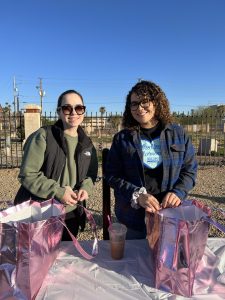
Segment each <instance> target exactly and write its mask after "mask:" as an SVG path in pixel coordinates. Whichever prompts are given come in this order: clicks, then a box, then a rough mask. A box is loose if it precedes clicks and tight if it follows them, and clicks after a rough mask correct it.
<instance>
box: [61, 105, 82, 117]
mask: <svg viewBox="0 0 225 300" xmlns="http://www.w3.org/2000/svg"><path fill="white" fill-rule="evenodd" d="M59 108H61V109H62V112H63V114H64V115H65V116H71V115H72V113H73V110H75V112H76V113H77V114H78V115H83V114H84V113H85V109H86V106H84V105H80V104H78V105H75V106H72V105H62V106H59Z"/></svg>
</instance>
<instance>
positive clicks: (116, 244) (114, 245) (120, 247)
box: [108, 223, 127, 259]
mask: <svg viewBox="0 0 225 300" xmlns="http://www.w3.org/2000/svg"><path fill="white" fill-rule="evenodd" d="M108 231H109V239H110V247H111V256H112V258H113V259H121V258H122V257H123V254H124V247H125V240H126V233H127V227H126V226H125V225H123V224H120V223H112V224H111V225H109V228H108Z"/></svg>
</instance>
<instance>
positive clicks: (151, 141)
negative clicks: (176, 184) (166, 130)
mask: <svg viewBox="0 0 225 300" xmlns="http://www.w3.org/2000/svg"><path fill="white" fill-rule="evenodd" d="M161 131H162V127H161V125H160V124H159V123H158V124H157V125H156V126H155V127H153V128H141V130H140V133H141V145H142V152H143V163H144V176H145V183H146V186H145V187H146V189H147V191H148V193H149V194H152V195H154V196H155V197H156V198H157V199H158V200H159V201H160V202H161V200H162V197H163V195H164V194H163V193H161V192H160V189H161V183H162V178H163V164H162V154H161V146H160V133H161Z"/></svg>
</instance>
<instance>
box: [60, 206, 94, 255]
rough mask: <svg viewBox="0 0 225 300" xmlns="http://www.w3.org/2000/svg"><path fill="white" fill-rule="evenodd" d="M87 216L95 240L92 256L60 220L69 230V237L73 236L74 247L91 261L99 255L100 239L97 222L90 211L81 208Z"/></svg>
mask: <svg viewBox="0 0 225 300" xmlns="http://www.w3.org/2000/svg"><path fill="white" fill-rule="evenodd" d="M77 206H81V205H79V204H77ZM81 207H82V208H83V209H84V211H85V213H86V216H87V219H88V221H89V224H90V225H91V229H92V232H93V235H94V240H93V244H92V255H90V254H88V253H87V252H86V251H85V250H84V248H83V247H82V246H81V245H80V243H79V241H78V240H77V238H76V237H75V236H74V235H73V234H72V233H71V231H70V230H69V228H68V227H67V226H66V223H65V222H64V221H63V220H62V219H60V222H61V223H62V225H63V226H64V227H65V228H66V229H67V231H68V233H69V235H70V236H71V239H72V241H73V244H74V246H75V247H76V249H77V251H78V252H79V253H80V254H81V255H82V256H83V257H84V258H86V259H88V260H90V259H92V258H94V257H95V256H96V255H97V254H98V238H97V229H96V223H95V220H94V218H93V216H92V214H91V212H90V211H89V210H87V209H86V208H85V207H83V206H81Z"/></svg>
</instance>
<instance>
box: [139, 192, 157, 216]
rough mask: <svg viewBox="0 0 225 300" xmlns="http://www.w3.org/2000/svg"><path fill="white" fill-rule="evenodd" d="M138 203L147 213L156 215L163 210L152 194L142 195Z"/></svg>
mask: <svg viewBox="0 0 225 300" xmlns="http://www.w3.org/2000/svg"><path fill="white" fill-rule="evenodd" d="M137 202H138V204H139V205H140V206H141V207H143V208H145V211H148V212H153V213H154V212H156V211H157V210H160V209H161V207H160V205H159V202H158V200H157V199H156V198H155V197H154V196H152V195H150V194H140V196H139V197H138V198H137Z"/></svg>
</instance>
